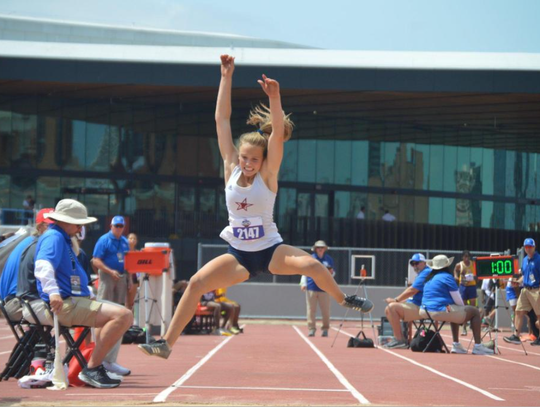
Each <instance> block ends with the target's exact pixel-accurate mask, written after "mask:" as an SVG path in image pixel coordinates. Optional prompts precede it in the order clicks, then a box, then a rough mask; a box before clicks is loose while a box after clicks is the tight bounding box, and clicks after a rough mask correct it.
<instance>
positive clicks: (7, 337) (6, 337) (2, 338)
mask: <svg viewBox="0 0 540 407" xmlns="http://www.w3.org/2000/svg"><path fill="white" fill-rule="evenodd" d="M4 339H13V340H15V337H14V336H13V335H9V336H2V337H1V338H0V341H3V340H4Z"/></svg>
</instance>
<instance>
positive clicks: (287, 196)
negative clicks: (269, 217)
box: [278, 188, 296, 223]
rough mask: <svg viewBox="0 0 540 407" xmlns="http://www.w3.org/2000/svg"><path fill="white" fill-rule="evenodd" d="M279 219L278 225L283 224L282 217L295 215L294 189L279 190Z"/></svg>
mask: <svg viewBox="0 0 540 407" xmlns="http://www.w3.org/2000/svg"><path fill="white" fill-rule="evenodd" d="M278 199H279V217H280V218H279V219H280V223H281V222H285V221H284V219H283V218H282V216H286V215H296V189H294V188H280V189H279V194H278Z"/></svg>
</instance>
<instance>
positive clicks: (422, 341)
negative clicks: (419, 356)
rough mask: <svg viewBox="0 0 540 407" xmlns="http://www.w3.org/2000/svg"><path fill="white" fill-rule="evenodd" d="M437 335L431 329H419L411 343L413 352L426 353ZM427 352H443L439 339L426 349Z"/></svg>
mask: <svg viewBox="0 0 540 407" xmlns="http://www.w3.org/2000/svg"><path fill="white" fill-rule="evenodd" d="M435 335H436V333H435V331H433V330H431V329H429V330H426V329H419V330H418V331H416V334H415V335H414V338H413V340H412V341H411V350H412V351H413V352H424V349H426V346H427V345H428V343H429V341H431V339H432V338H433V337H434V336H435ZM426 352H436V353H442V352H443V345H442V343H441V339H440V338H439V337H437V338H435V339H433V341H432V342H431V343H430V344H429V347H428V348H427V349H426Z"/></svg>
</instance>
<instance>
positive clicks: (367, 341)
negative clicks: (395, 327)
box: [347, 331, 375, 348]
mask: <svg viewBox="0 0 540 407" xmlns="http://www.w3.org/2000/svg"><path fill="white" fill-rule="evenodd" d="M360 335H362V338H360ZM374 347H375V345H374V344H373V339H371V338H366V334H365V333H364V331H360V332H358V335H356V337H354V338H349V342H347V348H374Z"/></svg>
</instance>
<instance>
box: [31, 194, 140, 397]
mask: <svg viewBox="0 0 540 407" xmlns="http://www.w3.org/2000/svg"><path fill="white" fill-rule="evenodd" d="M45 217H47V218H50V219H53V220H54V221H55V224H54V225H51V226H49V229H48V230H47V232H45V234H43V236H42V237H41V238H40V240H39V242H38V245H37V248H36V257H35V261H36V264H35V275H36V279H37V287H38V292H39V295H40V297H41V299H43V300H44V301H45V302H47V303H49V305H50V308H51V311H52V312H54V313H55V314H56V315H57V316H58V321H59V322H60V324H61V325H64V326H72V325H85V326H91V327H96V328H99V329H98V330H97V331H96V347H95V349H94V352H93V353H92V356H91V357H90V360H89V361H88V366H87V367H86V368H84V369H83V370H82V372H81V373H80V374H79V378H80V379H81V380H82V381H83V382H85V383H87V384H89V385H90V386H92V387H97V388H113V387H117V386H118V385H119V384H120V380H116V379H111V378H110V377H109V375H108V374H107V371H106V370H105V368H104V367H103V365H102V362H103V359H104V357H105V355H106V354H107V353H108V352H109V350H110V349H111V348H112V347H113V346H114V345H115V344H116V343H117V342H118V341H119V340H120V338H122V336H123V335H124V333H125V332H126V331H127V330H128V329H129V327H130V326H131V324H132V323H133V314H132V313H131V312H130V311H129V310H127V309H126V308H124V307H122V306H118V305H114V304H110V303H102V302H99V301H97V300H95V299H91V298H90V291H89V289H88V277H87V275H86V272H85V271H84V270H83V268H82V267H81V265H80V263H79V261H78V260H77V256H76V255H75V253H74V252H73V247H72V242H71V237H72V236H75V235H76V234H77V233H78V232H79V231H80V230H81V228H82V226H83V225H87V224H89V223H92V222H95V221H96V220H97V219H96V218H92V217H89V216H88V213H87V210H86V207H85V206H84V205H83V204H81V203H80V202H78V201H75V200H73V199H63V200H61V201H60V202H58V204H57V205H56V208H55V209H54V212H51V213H48V214H46V215H45Z"/></svg>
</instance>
